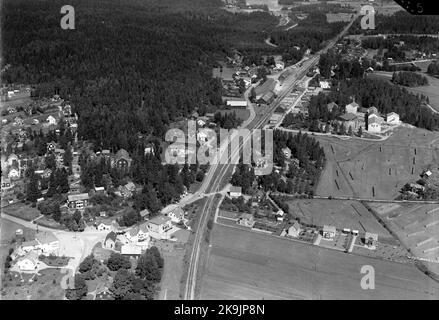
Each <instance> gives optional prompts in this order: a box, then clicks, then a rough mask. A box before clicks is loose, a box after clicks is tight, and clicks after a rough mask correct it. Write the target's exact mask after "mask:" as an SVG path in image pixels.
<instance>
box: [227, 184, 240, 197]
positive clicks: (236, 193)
mask: <svg viewBox="0 0 439 320" xmlns="http://www.w3.org/2000/svg"><path fill="white" fill-rule="evenodd" d="M229 196H230V198H239V197H240V196H242V188H241V187H236V186H231V187H230V191H229Z"/></svg>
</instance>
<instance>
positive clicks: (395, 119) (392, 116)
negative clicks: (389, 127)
mask: <svg viewBox="0 0 439 320" xmlns="http://www.w3.org/2000/svg"><path fill="white" fill-rule="evenodd" d="M386 122H387V123H389V124H400V123H401V121H400V119H399V114H397V113H396V112H390V113H388V114H387V116H386Z"/></svg>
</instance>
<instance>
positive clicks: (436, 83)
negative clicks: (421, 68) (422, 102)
mask: <svg viewBox="0 0 439 320" xmlns="http://www.w3.org/2000/svg"><path fill="white" fill-rule="evenodd" d="M424 76H425V77H427V79H428V83H429V84H428V86H422V87H414V88H407V90H408V91H410V92H412V93H414V94H418V93H419V94H422V95H424V96H427V97H428V99H429V100H430V105H431V106H432V107H433V108H434V109H435V110H436V111H439V79H437V78H434V77H431V76H428V75H425V74H424Z"/></svg>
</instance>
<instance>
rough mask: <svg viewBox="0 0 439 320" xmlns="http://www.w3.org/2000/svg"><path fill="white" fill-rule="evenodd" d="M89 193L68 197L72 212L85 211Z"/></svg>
mask: <svg viewBox="0 0 439 320" xmlns="http://www.w3.org/2000/svg"><path fill="white" fill-rule="evenodd" d="M88 201H89V195H88V193H78V194H69V195H68V196H67V206H68V207H69V208H70V209H71V210H73V211H74V210H79V211H83V210H85V208H86V207H87V206H88Z"/></svg>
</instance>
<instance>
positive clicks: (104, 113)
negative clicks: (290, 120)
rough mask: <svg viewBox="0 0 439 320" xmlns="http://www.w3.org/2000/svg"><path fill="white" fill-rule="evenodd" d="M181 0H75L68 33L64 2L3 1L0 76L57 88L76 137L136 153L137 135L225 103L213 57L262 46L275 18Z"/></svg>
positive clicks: (49, 90) (39, 90) (40, 88)
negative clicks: (72, 116)
mask: <svg viewBox="0 0 439 320" xmlns="http://www.w3.org/2000/svg"><path fill="white" fill-rule="evenodd" d="M183 3H186V4H188V8H191V7H192V5H193V3H192V2H191V1H187V0H180V1H164V2H159V1H148V0H146V1H143V2H142V1H136V0H128V1H124V2H117V1H110V0H94V1H79V0H76V1H72V2H71V3H70V5H72V6H73V7H74V8H75V14H76V23H75V30H63V29H61V28H60V25H59V22H60V17H61V16H60V14H59V11H60V8H61V7H62V6H63V5H64V4H65V3H64V2H62V1H60V0H55V1H38V2H29V1H6V2H5V3H4V7H3V11H4V19H3V21H2V22H3V28H2V31H3V40H4V61H3V66H5V65H7V64H10V66H9V67H8V68H6V70H5V72H4V74H3V79H4V81H5V82H7V83H28V84H32V85H35V86H36V91H35V95H36V96H39V97H43V96H52V95H53V94H55V93H59V94H60V95H61V97H62V98H65V99H68V100H70V101H71V102H72V105H73V108H74V112H76V113H77V114H78V116H79V119H80V121H79V128H78V131H79V137H80V138H83V139H88V140H91V141H95V142H96V145H97V146H99V147H101V148H108V149H111V150H113V151H115V150H118V149H119V148H125V149H126V150H128V151H129V152H132V151H133V150H134V149H135V148H136V145H137V144H138V142H139V141H138V137H137V136H138V133H144V134H153V135H155V136H158V137H162V136H163V134H164V132H165V131H166V128H167V125H168V124H169V123H170V122H172V121H173V120H175V119H176V118H178V117H180V116H186V115H188V114H190V113H191V112H192V111H193V110H195V109H198V111H199V113H200V114H203V113H204V111H203V110H205V108H206V107H207V106H209V105H213V106H217V105H220V104H222V101H221V85H220V83H219V81H218V80H217V79H212V77H211V68H212V65H213V64H214V63H215V62H216V59H217V58H219V57H224V56H225V55H228V54H229V55H230V54H231V53H232V49H233V48H234V47H236V46H239V45H241V46H247V45H248V47H250V48H251V46H252V44H254V43H262V44H263V39H264V34H263V33H262V31H259V30H263V29H267V28H269V27H270V26H272V25H275V24H276V23H277V20H276V18H274V17H272V16H271V15H269V14H267V13H261V12H259V13H254V14H245V15H235V14H231V13H228V12H226V11H224V10H219V9H215V5H219V4H220V1H219V0H218V1H217V0H208V1H204V2H200V6H199V7H198V9H193V10H192V9H190V10H191V11H189V9H188V10H186V9H184V8H185V6H184V5H183ZM178 8H180V9H181V10H178ZM235 45H236V46H235Z"/></svg>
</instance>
